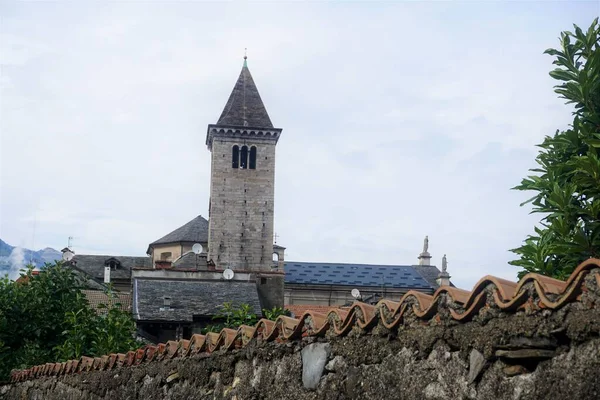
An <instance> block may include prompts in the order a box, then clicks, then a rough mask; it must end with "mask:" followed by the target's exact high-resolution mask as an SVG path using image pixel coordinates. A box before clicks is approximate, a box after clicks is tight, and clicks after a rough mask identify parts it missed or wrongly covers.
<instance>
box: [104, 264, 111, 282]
mask: <svg viewBox="0 0 600 400" xmlns="http://www.w3.org/2000/svg"><path fill="white" fill-rule="evenodd" d="M104 283H110V265H106V266H105V267H104Z"/></svg>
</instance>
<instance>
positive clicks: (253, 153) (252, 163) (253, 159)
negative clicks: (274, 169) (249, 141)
mask: <svg viewBox="0 0 600 400" xmlns="http://www.w3.org/2000/svg"><path fill="white" fill-rule="evenodd" d="M250 169H256V146H252V147H250Z"/></svg>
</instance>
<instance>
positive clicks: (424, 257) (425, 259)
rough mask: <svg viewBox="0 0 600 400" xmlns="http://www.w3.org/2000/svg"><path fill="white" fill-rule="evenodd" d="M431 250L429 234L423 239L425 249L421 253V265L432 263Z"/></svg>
mask: <svg viewBox="0 0 600 400" xmlns="http://www.w3.org/2000/svg"><path fill="white" fill-rule="evenodd" d="M428 250H429V236H425V240H424V241H423V251H422V252H421V254H419V257H418V259H419V265H431V254H429V252H428Z"/></svg>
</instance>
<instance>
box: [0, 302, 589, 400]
mask: <svg viewBox="0 0 600 400" xmlns="http://www.w3.org/2000/svg"><path fill="white" fill-rule="evenodd" d="M577 308H578V307H573V306H568V307H567V309H565V310H563V311H561V312H560V313H555V314H553V315H547V316H544V315H541V314H540V315H537V316H527V315H524V314H523V315H515V316H511V317H506V318H497V319H494V320H491V321H489V322H488V323H482V321H474V322H470V323H468V324H464V325H457V326H453V327H447V326H437V327H428V328H423V327H411V328H406V329H403V330H402V332H401V333H399V334H398V336H397V337H396V336H390V334H389V333H387V332H385V330H380V331H379V332H378V333H377V334H376V335H374V336H371V335H363V334H361V332H360V331H359V330H357V331H355V332H354V333H352V334H351V335H349V336H348V337H344V338H339V339H336V340H331V341H329V342H325V345H326V346H330V355H329V357H328V358H327V360H326V366H325V369H324V371H323V375H322V376H321V377H320V379H319V383H318V386H317V389H316V390H308V389H306V388H305V387H304V385H303V381H302V369H303V365H302V355H301V354H302V352H301V349H302V348H306V346H312V344H311V342H315V339H314V338H306V339H304V340H302V341H299V342H294V343H281V344H279V343H267V344H260V343H259V341H256V342H255V343H253V344H250V345H249V346H247V347H245V348H243V349H241V350H235V351H233V352H223V353H221V352H217V353H214V354H210V355H208V354H199V355H194V356H192V357H188V358H183V359H178V358H175V359H164V360H162V361H155V362H152V363H149V364H142V365H139V366H131V367H121V368H117V369H114V370H111V371H93V372H82V373H79V374H75V375H68V376H62V377H59V378H56V377H44V378H38V379H36V380H31V381H27V382H22V383H18V384H13V385H10V386H4V387H2V388H1V389H0V394H1V395H0V398H6V399H48V400H53V399H60V400H69V399H145V400H153V399H220V398H225V399H238V400H241V399H349V398H355V399H462V398H465V399H466V398H473V399H546V398H552V399H594V398H597V396H598V393H600V358H599V357H598V356H599V355H600V339H599V338H598V337H597V332H598V331H599V329H600V318H599V314H598V313H597V312H594V313H589V312H587V311H585V310H577ZM526 337H527V338H529V339H528V340H525V341H523V342H522V343H521V344H518V342H519V340H522V339H519V338H526ZM318 340H319V341H325V339H318ZM511 341H513V342H516V343H517V346H519V347H520V348H522V349H528V345H527V343H529V344H531V345H536V343H537V345H539V343H542V344H544V349H550V351H551V352H552V353H553V356H552V357H551V358H546V357H547V355H545V356H544V358H541V359H536V358H535V357H533V355H530V356H531V357H532V358H530V359H528V360H526V359H521V360H519V361H517V363H515V362H514V360H513V361H511V360H510V359H508V358H504V357H498V356H496V355H495V353H496V352H497V351H499V350H498V347H499V346H500V347H502V346H505V347H506V346H509V345H510V343H511ZM550 343H551V344H550ZM474 351H476V352H478V353H480V354H481V355H482V360H483V362H482V363H481V364H479V365H475V364H473V363H472V362H471V361H470V359H471V358H472V357H471V353H472V352H474ZM523 361H528V362H530V363H531V364H529V366H528V367H529V368H531V370H530V371H531V372H520V374H519V375H516V376H511V374H512V373H513V372H511V371H512V370H511V368H512V369H513V370H514V367H513V366H514V365H519V364H518V363H519V362H521V363H522V362H523ZM538 361H539V363H538ZM534 364H535V365H534ZM473 368H477V371H474V370H473ZM470 376H475V379H474V380H473V382H470Z"/></svg>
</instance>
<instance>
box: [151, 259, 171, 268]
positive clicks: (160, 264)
mask: <svg viewBox="0 0 600 400" xmlns="http://www.w3.org/2000/svg"><path fill="white" fill-rule="evenodd" d="M154 268H155V269H171V261H168V260H156V261H155V262H154Z"/></svg>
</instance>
